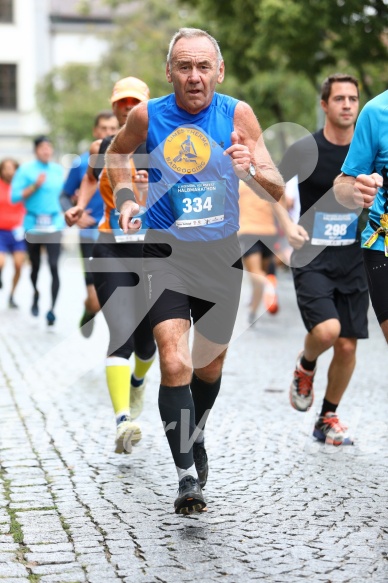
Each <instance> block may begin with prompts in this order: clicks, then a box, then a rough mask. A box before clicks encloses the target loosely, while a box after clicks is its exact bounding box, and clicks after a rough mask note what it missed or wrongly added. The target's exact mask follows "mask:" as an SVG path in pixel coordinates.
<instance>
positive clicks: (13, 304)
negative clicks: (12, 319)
mask: <svg viewBox="0 0 388 583" xmlns="http://www.w3.org/2000/svg"><path fill="white" fill-rule="evenodd" d="M8 307H9V308H11V309H13V310H17V309H18V307H19V306H18V305H17V303H16V302H15V300H14V299H13V297H12V296H10V297H9V300H8Z"/></svg>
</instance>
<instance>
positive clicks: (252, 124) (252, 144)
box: [225, 101, 284, 202]
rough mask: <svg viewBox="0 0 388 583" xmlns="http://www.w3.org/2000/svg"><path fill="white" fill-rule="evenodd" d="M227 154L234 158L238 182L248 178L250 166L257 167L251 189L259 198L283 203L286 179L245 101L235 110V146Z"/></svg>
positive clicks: (233, 138)
mask: <svg viewBox="0 0 388 583" xmlns="http://www.w3.org/2000/svg"><path fill="white" fill-rule="evenodd" d="M225 153H226V154H228V155H229V156H230V157H231V158H232V162H233V165H234V169H235V172H236V174H237V176H238V177H239V178H245V177H246V176H247V175H248V172H249V167H250V164H251V163H252V164H253V165H254V167H255V170H256V174H255V176H254V177H253V178H251V179H250V180H249V181H248V185H249V186H250V187H251V188H252V190H254V191H255V192H256V194H258V195H259V196H260V197H261V198H265V199H266V200H269V201H270V202H274V201H279V200H280V198H281V197H282V196H283V194H284V181H283V178H282V176H281V174H280V172H279V171H278V170H277V168H276V166H275V164H274V162H273V160H272V158H271V156H270V154H269V152H268V150H267V148H266V146H265V144H264V139H263V135H262V131H261V127H260V124H259V122H258V120H257V118H256V116H255V114H254V113H253V110H252V108H251V107H250V106H249V105H248V104H247V103H245V102H244V101H239V102H238V104H237V106H236V109H235V113H234V131H233V132H232V145H231V146H230V147H229V148H228V149H227V150H225Z"/></svg>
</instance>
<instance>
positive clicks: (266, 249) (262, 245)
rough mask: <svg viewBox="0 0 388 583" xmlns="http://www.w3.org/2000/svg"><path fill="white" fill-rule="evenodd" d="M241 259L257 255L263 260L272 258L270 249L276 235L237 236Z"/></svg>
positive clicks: (272, 246)
mask: <svg viewBox="0 0 388 583" xmlns="http://www.w3.org/2000/svg"><path fill="white" fill-rule="evenodd" d="M238 239H239V241H240V246H241V251H242V253H243V257H248V256H249V255H253V254H254V253H259V254H260V255H261V256H262V257H263V259H266V258H267V257H272V256H273V251H272V249H273V248H274V245H275V243H276V241H277V240H278V237H277V236H276V235H272V236H270V235H266V236H265V235H239V237H238Z"/></svg>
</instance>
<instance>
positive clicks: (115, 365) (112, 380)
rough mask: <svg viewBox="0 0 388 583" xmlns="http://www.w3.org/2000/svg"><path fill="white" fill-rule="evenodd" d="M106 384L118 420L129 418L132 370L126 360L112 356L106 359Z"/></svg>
mask: <svg viewBox="0 0 388 583" xmlns="http://www.w3.org/2000/svg"><path fill="white" fill-rule="evenodd" d="M105 371H106V382H107V384H108V389H109V394H110V398H111V401H112V405H113V409H114V412H115V415H116V420H118V419H120V417H122V416H123V415H128V417H129V391H130V386H129V383H130V376H131V375H130V368H129V363H128V360H127V359H126V358H121V357H119V356H112V357H110V358H107V359H106V368H105Z"/></svg>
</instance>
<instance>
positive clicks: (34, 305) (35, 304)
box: [31, 291, 39, 316]
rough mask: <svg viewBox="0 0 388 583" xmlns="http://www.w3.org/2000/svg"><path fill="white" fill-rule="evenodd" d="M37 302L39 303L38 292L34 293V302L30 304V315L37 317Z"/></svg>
mask: <svg viewBox="0 0 388 583" xmlns="http://www.w3.org/2000/svg"><path fill="white" fill-rule="evenodd" d="M38 302H39V292H38V291H36V292H35V293H34V300H33V302H32V306H31V314H32V315H33V316H39V307H38Z"/></svg>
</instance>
